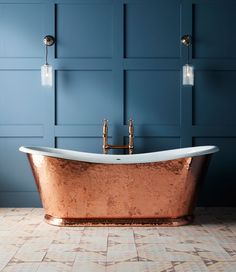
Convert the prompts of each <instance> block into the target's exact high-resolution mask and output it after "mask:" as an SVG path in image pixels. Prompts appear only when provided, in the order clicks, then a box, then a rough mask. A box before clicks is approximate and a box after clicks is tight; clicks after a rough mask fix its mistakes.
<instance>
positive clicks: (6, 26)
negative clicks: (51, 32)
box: [0, 1, 45, 58]
mask: <svg viewBox="0 0 236 272" xmlns="http://www.w3.org/2000/svg"><path fill="white" fill-rule="evenodd" d="M6 2H7V1H6ZM44 21H45V14H44V6H43V5H42V4H26V3H24V4H23V3H19V4H16V3H14V4H13V3H11V4H2V3H1V4H0V37H1V41H0V57H2V58H14V57H17V58H24V57H26V58H29V57H30V58H36V57H42V56H43V46H42V39H43V37H44V35H45V23H44Z"/></svg>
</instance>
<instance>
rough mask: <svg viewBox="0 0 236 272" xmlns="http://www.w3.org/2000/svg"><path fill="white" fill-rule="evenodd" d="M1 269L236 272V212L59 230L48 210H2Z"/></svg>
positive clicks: (216, 211)
mask: <svg viewBox="0 0 236 272" xmlns="http://www.w3.org/2000/svg"><path fill="white" fill-rule="evenodd" d="M0 271H5V272H6V271H12V272H17V271H23V272H34V271H39V272H47V271H63V272H66V271H73V272H75V271H79V272H91V271H93V272H120V271H121V272H158V271H167V272H175V271H176V272H177V271H178V272H179V271H186V272H189V271H194V272H198V271H201V272H205V271H216V272H220V271H227V272H235V271H236V208H206V209H205V208H198V209H197V211H196V220H195V223H194V224H193V225H190V226H184V227H176V228H166V227H159V228H158V227H149V228H144V227H139V228H138V227H133V228H131V227H130V228H121V227H109V228H108V227H104V228H101V227H99V228H91V227H86V228H84V227H77V228H59V227H55V226H50V225H48V224H46V223H44V222H43V210H42V209H5V208H2V209H0Z"/></svg>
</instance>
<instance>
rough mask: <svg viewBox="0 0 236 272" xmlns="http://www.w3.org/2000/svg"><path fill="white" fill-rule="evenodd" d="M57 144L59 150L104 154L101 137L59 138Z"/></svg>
mask: <svg viewBox="0 0 236 272" xmlns="http://www.w3.org/2000/svg"><path fill="white" fill-rule="evenodd" d="M56 143H57V148H62V149H70V150H77V151H82V152H92V153H102V138H99V137H86V138H85V137H57V139H56Z"/></svg>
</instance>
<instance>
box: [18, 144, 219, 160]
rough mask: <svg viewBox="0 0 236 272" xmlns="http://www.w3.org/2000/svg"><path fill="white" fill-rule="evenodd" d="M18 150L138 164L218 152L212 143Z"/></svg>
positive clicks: (33, 153) (34, 147)
mask: <svg viewBox="0 0 236 272" xmlns="http://www.w3.org/2000/svg"><path fill="white" fill-rule="evenodd" d="M19 151H21V152H23V153H27V154H32V155H41V156H48V157H55V158H61V159H65V160H74V161H82V162H88V163H104V164H139V163H152V162H162V161H169V160H175V159H181V158H187V157H196V156H203V155H209V154H213V153H216V152H218V151H219V148H218V147H217V146H214V145H206V146H196V147H186V148H177V149H169V150H164V151H157V152H148V153H139V154H132V155H113V154H98V153H89V152H80V151H74V150H68V149H59V148H50V147H41V146H21V147H20V148H19Z"/></svg>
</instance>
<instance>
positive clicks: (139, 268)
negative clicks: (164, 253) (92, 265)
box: [106, 262, 174, 272]
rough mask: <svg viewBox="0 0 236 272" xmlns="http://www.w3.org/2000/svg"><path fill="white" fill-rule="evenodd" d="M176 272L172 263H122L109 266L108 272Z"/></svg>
mask: <svg viewBox="0 0 236 272" xmlns="http://www.w3.org/2000/svg"><path fill="white" fill-rule="evenodd" d="M163 271H166V272H167V271H170V272H171V271H174V270H173V266H172V264H171V262H122V263H117V264H113V265H109V266H107V270H106V272H163Z"/></svg>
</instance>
